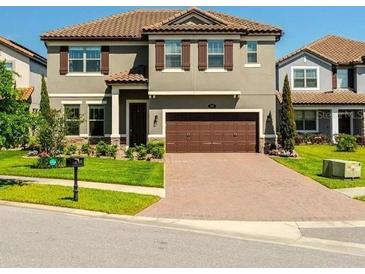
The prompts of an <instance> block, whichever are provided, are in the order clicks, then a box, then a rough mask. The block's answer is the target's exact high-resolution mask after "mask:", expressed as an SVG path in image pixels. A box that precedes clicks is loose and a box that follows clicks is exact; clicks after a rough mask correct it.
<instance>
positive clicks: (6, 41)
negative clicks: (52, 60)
mask: <svg viewBox="0 0 365 274" xmlns="http://www.w3.org/2000/svg"><path fill="white" fill-rule="evenodd" d="M0 44H3V45H4V46H7V47H9V48H11V49H12V50H15V51H16V52H19V53H21V54H23V55H25V56H26V57H29V58H31V59H33V60H35V61H37V62H39V63H41V64H43V65H46V64H47V59H46V58H44V57H43V56H41V55H39V54H37V53H35V52H33V51H31V50H30V49H27V48H26V47H24V46H22V45H20V44H18V43H16V42H14V41H12V40H9V39H6V38H5V37H2V36H0Z"/></svg>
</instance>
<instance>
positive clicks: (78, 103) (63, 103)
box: [61, 101, 82, 105]
mask: <svg viewBox="0 0 365 274" xmlns="http://www.w3.org/2000/svg"><path fill="white" fill-rule="evenodd" d="M61 104H62V105H81V104H82V101H61Z"/></svg>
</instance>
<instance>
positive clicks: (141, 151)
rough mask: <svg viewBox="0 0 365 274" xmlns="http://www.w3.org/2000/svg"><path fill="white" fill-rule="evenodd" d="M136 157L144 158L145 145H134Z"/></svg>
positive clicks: (145, 153) (145, 155) (145, 154)
mask: <svg viewBox="0 0 365 274" xmlns="http://www.w3.org/2000/svg"><path fill="white" fill-rule="evenodd" d="M136 152H137V159H138V160H145V159H146V157H147V154H148V153H147V147H146V146H145V145H143V144H142V145H140V146H136Z"/></svg>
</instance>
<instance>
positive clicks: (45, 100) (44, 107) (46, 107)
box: [39, 75, 51, 118]
mask: <svg viewBox="0 0 365 274" xmlns="http://www.w3.org/2000/svg"><path fill="white" fill-rule="evenodd" d="M39 110H40V113H41V115H42V116H43V117H45V118H48V117H49V116H50V115H51V107H50V104H49V97H48V91H47V83H46V79H45V78H44V75H42V87H41V102H40V109H39Z"/></svg>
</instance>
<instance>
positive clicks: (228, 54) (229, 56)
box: [224, 40, 233, 70]
mask: <svg viewBox="0 0 365 274" xmlns="http://www.w3.org/2000/svg"><path fill="white" fill-rule="evenodd" d="M224 68H225V69H226V70H232V69H233V41H232V40H226V41H224Z"/></svg>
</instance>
